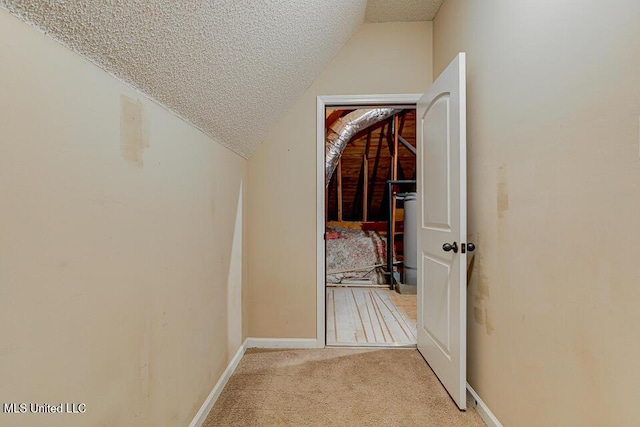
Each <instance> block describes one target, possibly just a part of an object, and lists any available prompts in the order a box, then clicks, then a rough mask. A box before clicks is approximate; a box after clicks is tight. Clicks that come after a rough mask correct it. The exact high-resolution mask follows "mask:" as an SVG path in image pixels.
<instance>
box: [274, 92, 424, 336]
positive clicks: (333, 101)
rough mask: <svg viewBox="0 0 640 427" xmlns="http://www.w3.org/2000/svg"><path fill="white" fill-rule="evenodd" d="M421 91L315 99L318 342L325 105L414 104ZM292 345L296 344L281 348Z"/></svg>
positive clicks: (322, 332) (322, 285)
mask: <svg viewBox="0 0 640 427" xmlns="http://www.w3.org/2000/svg"><path fill="white" fill-rule="evenodd" d="M421 96H422V94H420V93H406V94H380V95H326V96H318V97H317V98H316V140H317V142H316V209H317V212H316V257H317V260H316V287H317V290H316V299H317V303H316V345H315V346H314V347H318V348H323V347H324V346H325V339H326V337H325V324H324V322H325V303H326V302H325V285H326V284H325V261H326V260H325V256H326V255H325V247H324V225H325V218H324V209H325V206H324V120H325V107H327V106H349V105H357V106H361V105H362V106H364V105H385V104H415V103H416V102H418V100H419V99H420V97H421ZM279 348H293V347H279Z"/></svg>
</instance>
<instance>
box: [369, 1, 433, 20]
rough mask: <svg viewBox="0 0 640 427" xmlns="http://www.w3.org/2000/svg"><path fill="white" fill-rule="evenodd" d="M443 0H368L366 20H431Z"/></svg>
mask: <svg viewBox="0 0 640 427" xmlns="http://www.w3.org/2000/svg"><path fill="white" fill-rule="evenodd" d="M443 2H444V0H369V1H368V4H367V10H366V13H365V20H366V21H367V22H397V21H401V22H411V21H431V20H432V19H433V18H434V17H435V16H436V13H438V9H440V5H442V3H443Z"/></svg>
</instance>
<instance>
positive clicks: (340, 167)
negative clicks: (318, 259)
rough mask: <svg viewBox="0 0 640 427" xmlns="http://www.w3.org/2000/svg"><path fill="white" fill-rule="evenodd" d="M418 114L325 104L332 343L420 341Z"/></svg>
mask: <svg viewBox="0 0 640 427" xmlns="http://www.w3.org/2000/svg"><path fill="white" fill-rule="evenodd" d="M415 121H416V110H415V105H413V106H398V105H395V106H393V105H384V106H368V107H351V108H344V107H328V108H327V109H326V114H325V123H324V127H325V135H326V142H325V144H326V147H325V163H326V174H327V175H326V176H325V198H326V202H325V207H326V214H325V218H326V225H325V241H326V243H325V253H326V284H327V285H326V286H327V290H326V300H327V306H326V311H327V316H326V324H327V345H337V346H366V345H389V346H415V344H416V295H415V294H416V274H415V273H416V263H417V261H416V240H415V237H414V236H413V234H412V233H408V234H406V233H405V229H408V230H412V229H413V228H414V226H415V216H416V211H417V210H416V204H415V203H416V193H415V191H416V181H415V175H416V123H415ZM407 212H408V214H407ZM407 224H408V225H407ZM387 242H391V243H387ZM371 312H375V313H377V316H362V313H371ZM385 329H386V331H385ZM385 332H386V333H385Z"/></svg>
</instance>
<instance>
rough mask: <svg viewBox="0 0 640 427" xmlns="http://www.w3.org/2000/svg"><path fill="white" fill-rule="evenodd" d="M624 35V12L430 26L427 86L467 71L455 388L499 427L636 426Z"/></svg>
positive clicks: (549, 6) (494, 17) (627, 17)
mask: <svg viewBox="0 0 640 427" xmlns="http://www.w3.org/2000/svg"><path fill="white" fill-rule="evenodd" d="M638 22H640V3H639V2H637V1H634V0H626V1H625V0H621V1H616V2H602V1H592V0H589V1H561V2H558V1H534V0H530V1H519V2H513V1H510V0H496V1H490V2H487V1H481V0H447V1H445V3H444V5H443V6H442V8H441V9H440V12H439V13H438V15H437V17H436V20H435V22H434V75H437V74H439V73H440V72H441V71H442V70H443V69H444V67H445V66H446V65H447V63H448V62H449V61H450V60H451V59H452V58H453V57H454V55H455V54H456V53H457V52H458V51H466V52H467V61H468V112H469V115H468V130H469V136H468V148H469V154H468V155H469V169H468V172H469V179H468V184H469V198H468V200H469V230H470V232H471V233H472V236H474V238H475V239H476V240H477V242H478V251H477V255H476V256H477V260H476V264H475V270H474V272H473V279H472V281H471V285H470V288H469V310H468V319H469V332H468V334H469V335H468V339H469V362H468V368H469V369H468V370H469V382H470V384H471V385H472V386H473V387H474V388H475V389H476V390H477V391H478V392H479V394H480V396H481V397H482V398H483V399H484V401H485V402H486V403H487V404H488V405H489V407H490V408H491V409H492V410H493V411H494V412H495V414H496V415H497V416H498V418H499V419H500V420H501V421H502V422H503V424H504V425H505V426H540V425H548V426H551V425H553V426H605V425H606V426H614V425H615V426H628V425H640V413H639V412H638V410H637V409H636V406H637V405H636V401H637V391H638V389H639V388H638V387H639V384H640V368H639V367H638V360H639V358H640V340H639V339H638V337H639V335H638V330H639V329H638V328H639V325H640V310H639V309H638V308H639V307H640V263H638V261H637V257H638V253H639V252H640V240H639V236H640V215H638V209H639V208H640V185H639V184H638V183H640V159H639V154H638V153H639V147H638V143H639V140H638V132H639V130H638V118H639V116H640V25H638ZM473 233H476V234H473Z"/></svg>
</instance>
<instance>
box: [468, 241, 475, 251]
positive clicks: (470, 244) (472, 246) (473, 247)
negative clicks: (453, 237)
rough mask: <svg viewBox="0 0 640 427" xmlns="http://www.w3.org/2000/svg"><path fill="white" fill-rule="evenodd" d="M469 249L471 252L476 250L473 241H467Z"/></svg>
mask: <svg viewBox="0 0 640 427" xmlns="http://www.w3.org/2000/svg"><path fill="white" fill-rule="evenodd" d="M467 250H468V251H469V252H473V251H475V250H476V245H474V244H473V243H467Z"/></svg>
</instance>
